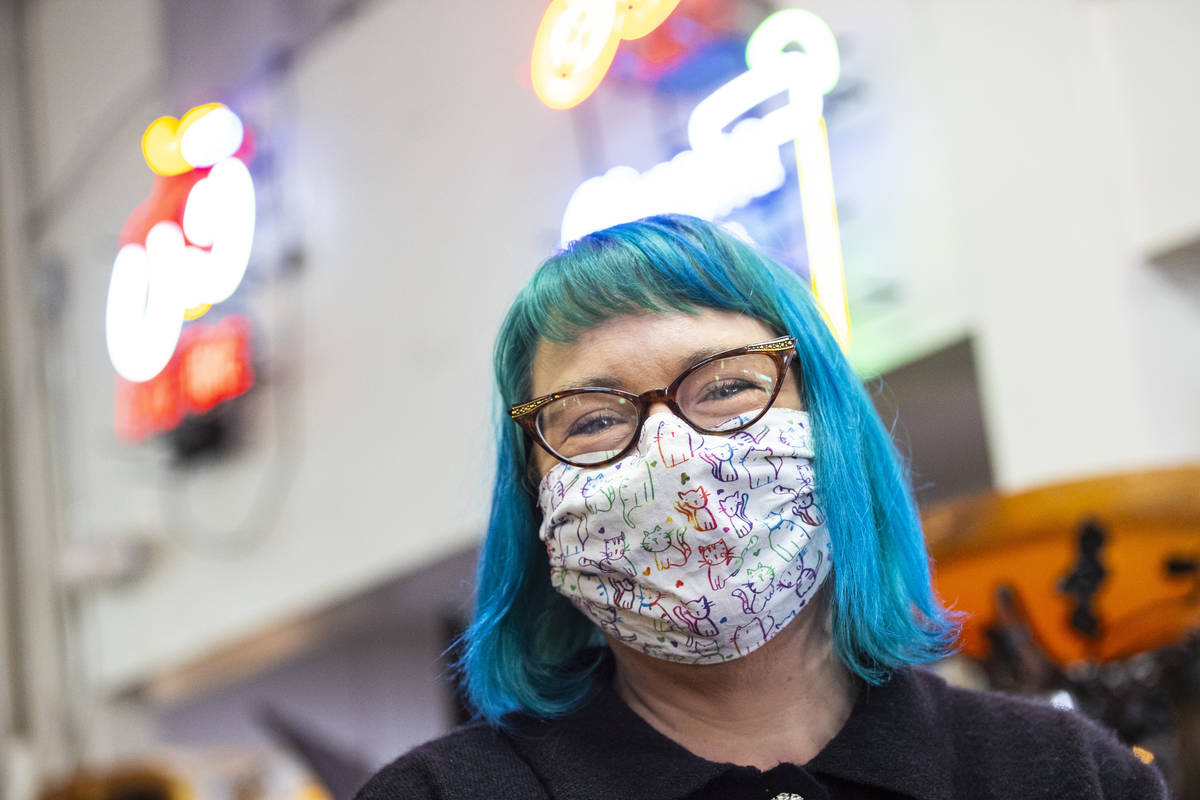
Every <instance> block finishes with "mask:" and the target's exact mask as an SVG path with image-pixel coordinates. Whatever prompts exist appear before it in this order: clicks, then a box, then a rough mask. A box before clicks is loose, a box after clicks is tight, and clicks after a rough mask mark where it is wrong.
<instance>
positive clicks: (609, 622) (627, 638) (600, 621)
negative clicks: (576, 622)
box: [583, 600, 637, 642]
mask: <svg viewBox="0 0 1200 800" xmlns="http://www.w3.org/2000/svg"><path fill="white" fill-rule="evenodd" d="M583 605H584V607H585V608H586V609H587V611H588V612H590V613H589V614H588V616H589V617H591V618H592V620H593V621H594V622H595V623H596V624H597V625H599V626H600V630H602V631H603V632H604V633H605V635H607V636H611V637H612V638H614V639H618V640H620V641H622V642H632V641H636V640H637V634H633V633H625V632H624V631H622V630H621V629H620V628H619V627H617V610H616V609H615V608H611V607H610V606H606V605H601V604H600V603H594V602H592V601H591V600H584V601H583Z"/></svg>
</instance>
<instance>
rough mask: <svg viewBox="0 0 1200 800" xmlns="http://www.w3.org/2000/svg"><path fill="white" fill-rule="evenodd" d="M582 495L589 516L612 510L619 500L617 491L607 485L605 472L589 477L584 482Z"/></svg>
mask: <svg viewBox="0 0 1200 800" xmlns="http://www.w3.org/2000/svg"><path fill="white" fill-rule="evenodd" d="M580 494H582V496H583V502H584V505H586V506H587V510H588V513H589V514H601V513H603V512H605V511H609V510H611V509H612V507H613V503H614V502H615V501H616V499H617V490H616V489H615V488H613V487H612V486H611V485H609V484H608V483H606V478H605V475H604V473H603V472H597V473H596V474H595V475H589V476H588V477H587V479H586V480H584V482H583V489H582V490H581V492H580Z"/></svg>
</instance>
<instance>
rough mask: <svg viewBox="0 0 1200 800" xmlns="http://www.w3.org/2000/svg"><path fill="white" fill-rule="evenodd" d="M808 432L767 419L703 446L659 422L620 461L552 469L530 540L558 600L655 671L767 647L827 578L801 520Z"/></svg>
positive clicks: (673, 422)
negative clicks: (661, 662) (542, 555)
mask: <svg viewBox="0 0 1200 800" xmlns="http://www.w3.org/2000/svg"><path fill="white" fill-rule="evenodd" d="M807 426H808V417H807V415H806V414H804V412H800V411H794V410H790V409H771V410H769V411H768V412H767V414H766V415H764V416H763V417H762V418H761V420H760V421H759V422H756V423H755V424H754V425H753V426H751V427H750V428H748V429H746V430H744V431H739V432H735V433H733V434H729V435H710V434H702V433H700V432H698V431H695V430H694V429H692V428H690V427H688V425H687V423H685V422H684V421H682V420H680V419H679V418H678V417H675V416H673V415H671V414H669V413H658V414H654V415H652V416H651V417H650V418H649V419H647V420H646V422H645V425H644V426H643V429H642V435H641V438H640V439H639V440H638V442H637V443H636V444H635V449H633V450H631V451H630V452H629V453H628V454H627V455H626V456H623V457H622V458H621V459H618V460H616V461H614V462H612V463H611V464H606V465H604V466H603V467H594V468H591V467H574V466H571V465H565V464H560V465H557V466H555V467H552V468H551V470H550V471H549V472H547V473H546V476H545V478H544V480H543V482H542V485H541V486H540V487H539V507H540V510H541V512H542V516H541V522H540V525H539V530H538V535H539V537H540V538H541V539H542V541H543V542H544V543H545V546H546V552H547V555H548V557H549V559H550V577H551V583H552V585H553V586H554V588H555V590H556V591H558V592H560V593H562V594H563V595H565V596H567V597H568V598H569V599H570V600H571V602H572V603H574V604H575V606H576V607H577V608H579V609H580V611H581V612H582V613H583V614H584V615H585V616H586V617H588V618H589V619H591V620H592V621H593V622H594V623H595V624H596V625H597V626H598V627H599V629H600V630H601V631H602V632H603V633H604V634H605V636H606V637H607V638H608V639H609V640H610V641H614V642H617V641H619V642H621V643H623V644H628V645H630V646H631V647H635V648H638V649H640V650H641V651H642V652H645V653H647V654H649V655H651V656H654V657H656V658H662V659H666V660H670V661H676V662H681V663H697V664H699V663H716V662H721V661H725V660H728V659H731V658H737V657H739V656H741V655H744V654H746V653H748V652H750V651H751V650H753V649H756V648H757V647H759V646H761V645H762V644H763V642H769V641H770V639H771V638H772V637H773V636H775V635H776V634H777V633H778V631H779V630H780V629H781V628H782V627H783V626H784V625H785V624H789V622H790V620H792V619H794V618H795V616H796V614H797V613H799V609H802V608H804V607H805V605H806V604H808V603H809V602H810V599H811V598H812V597H813V596H814V594H815V593H816V592H817V591H818V587H819V586H820V584H821V581H822V580H823V579H824V578H825V577H826V576H827V575H828V574H829V573H830V564H831V556H830V541H829V532H828V530H827V529H826V528H825V526H823V525H819V526H813V525H810V524H809V523H808V521H807V520H808V519H814V518H816V517H815V516H814V515H815V514H817V513H819V512H818V511H817V510H816V504H815V503H810V502H809V499H810V496H811V494H812V483H813V472H812V465H811V459H812V458H813V453H812V452H811V451H805V450H802V449H800V448H798V447H795V446H793V445H792V443H793V442H796V441H800V440H802V439H803V438H804V436H805V434H806V431H807ZM805 514H808V517H807V518H806V517H805ZM693 556H694V558H693ZM585 601H589V602H585ZM589 603H590V604H589ZM630 637H633V638H630Z"/></svg>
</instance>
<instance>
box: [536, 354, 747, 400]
mask: <svg viewBox="0 0 1200 800" xmlns="http://www.w3.org/2000/svg"><path fill="white" fill-rule="evenodd" d="M734 347H736V345H734V346H731V345H720V346H717V347H704V348H701V349H699V350H693V351H692V352H691V353H688V354H687V355H686V356H683V357H681V358H680V359H679V361H678V365H679V371H680V372H681V373H682V372H683V371H684V370H686V369H687V368H688V367H690V366H692V365H693V364H698V363H699V362H701V361H703V360H704V359H706V358H709V357H711V356H715V355H716V354H717V353H724V352H725V351H726V350H732V349H734ZM592 388H596V389H625V388H626V384H625V382H624V381H623V380H621V379H620V378H614V377H613V376H611V375H590V376H588V377H586V378H578V379H576V380H573V381H571V382H569V383H564V384H562V385H561V386H559V387H558V388H557V389H555V390H554V392H551V394H553V393H555V392H567V391H570V390H572V389H592Z"/></svg>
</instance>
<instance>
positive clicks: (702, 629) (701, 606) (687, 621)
mask: <svg viewBox="0 0 1200 800" xmlns="http://www.w3.org/2000/svg"><path fill="white" fill-rule="evenodd" d="M711 611H712V602H711V601H710V600H709V599H708V598H707V597H706V596H704V595H701V596H700V597H697V598H696V599H695V600H690V601H688V602H686V603H684V604H683V605H677V606H675V607H674V608H672V609H671V613H672V614H674V615H675V619H677V620H679V622H680V623H682V624H683V625H684V626H685V627H686V628H687V629H688V632H689V633H690V634H691V635H690V636H688V637H687V641H686V642H685V643H684V647H687V648H688V649H689V650H696V649H697V647H696V641H695V639H694V638H693V637H697V636H698V637H702V638H704V639H711V638H713V637H714V636H716V635H717V633H718V630H717V624H716V623H715V622H713V621H712V620H711V619H709V618H708V617H709V613H710V612H711Z"/></svg>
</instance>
